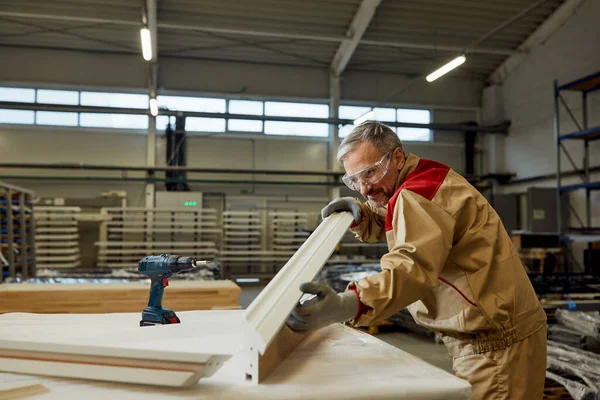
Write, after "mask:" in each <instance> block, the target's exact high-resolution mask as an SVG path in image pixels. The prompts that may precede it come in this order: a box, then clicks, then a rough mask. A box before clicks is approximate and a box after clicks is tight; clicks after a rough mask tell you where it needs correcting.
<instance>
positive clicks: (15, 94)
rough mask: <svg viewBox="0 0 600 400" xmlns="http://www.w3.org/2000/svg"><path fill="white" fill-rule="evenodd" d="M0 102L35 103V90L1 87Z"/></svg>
mask: <svg viewBox="0 0 600 400" xmlns="http://www.w3.org/2000/svg"><path fill="white" fill-rule="evenodd" d="M0 101H14V102H18V103H34V102H35V89H23V88H12V87H0Z"/></svg>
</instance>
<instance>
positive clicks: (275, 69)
mask: <svg viewBox="0 0 600 400" xmlns="http://www.w3.org/2000/svg"><path fill="white" fill-rule="evenodd" d="M0 60H5V62H3V63H1V64H0V84H7V83H17V84H22V83H26V82H30V83H34V84H36V85H38V86H39V85H49V86H56V85H62V86H63V87H69V86H71V87H75V88H81V87H82V86H95V87H103V88H105V89H106V90H109V89H115V88H132V89H137V90H140V89H142V90H146V88H147V87H148V86H147V70H146V68H147V65H146V64H145V63H144V61H143V60H142V59H141V57H139V55H122V54H99V53H85V52H78V51H67V50H60V51H59V50H47V49H23V48H8V47H0ZM159 64H160V68H159V79H158V82H159V88H162V89H168V90H173V91H178V92H181V91H191V92H194V93H195V94H199V93H221V94H224V93H227V94H230V95H234V96H240V97H246V98H247V97H252V96H270V97H285V98H294V97H296V98H305V99H320V100H323V99H326V98H328V97H329V93H328V90H329V83H328V79H329V77H328V69H327V68H309V67H294V66H284V65H265V64H250V63H236V62H222V61H209V60H187V59H178V58H165V57H163V58H161V59H160V62H159ZM410 82H412V81H411V80H410V79H409V78H407V77H404V76H402V75H398V74H390V73H374V72H360V71H347V72H346V73H345V74H344V76H343V78H342V80H341V94H342V96H341V97H342V99H344V100H367V101H375V102H377V101H386V100H388V101H393V102H408V103H412V104H443V105H452V106H470V107H477V106H478V105H479V101H480V97H479V96H480V90H481V87H482V85H483V83H482V81H481V80H480V79H470V78H464V77H453V76H448V77H445V78H444V79H443V80H440V81H439V82H435V84H427V83H426V82H425V80H423V79H422V83H421V84H417V85H413V86H411V87H410V89H408V90H404V91H403V92H402V93H401V94H400V95H398V96H394V94H396V93H398V92H400V91H402V90H403V89H405V88H406V86H407V84H408V83H410Z"/></svg>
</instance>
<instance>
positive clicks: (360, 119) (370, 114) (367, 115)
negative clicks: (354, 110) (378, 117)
mask: <svg viewBox="0 0 600 400" xmlns="http://www.w3.org/2000/svg"><path fill="white" fill-rule="evenodd" d="M374 116H375V110H370V111H367V112H366V113H364V114H363V115H361V116H360V117H358V118H356V119H355V120H354V122H353V124H354V125H360V124H362V123H363V122H365V121H368V120H369V119H371V118H373V117H374Z"/></svg>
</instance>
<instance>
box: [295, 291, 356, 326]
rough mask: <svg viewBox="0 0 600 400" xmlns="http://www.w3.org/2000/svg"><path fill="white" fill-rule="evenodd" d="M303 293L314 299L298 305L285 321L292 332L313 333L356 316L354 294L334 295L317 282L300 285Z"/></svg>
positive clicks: (334, 293) (333, 292)
mask: <svg viewBox="0 0 600 400" xmlns="http://www.w3.org/2000/svg"><path fill="white" fill-rule="evenodd" d="M300 290H301V291H302V292H304V293H310V294H315V295H317V296H316V297H314V298H312V299H310V300H308V301H305V302H304V303H303V304H300V303H298V305H296V308H294V310H293V311H292V313H291V314H290V316H289V317H288V320H287V325H288V326H289V327H290V328H291V329H292V330H294V331H314V330H317V329H320V328H323V327H325V326H328V325H331V324H333V323H336V322H344V321H348V320H349V319H352V318H354V317H355V316H356V314H358V305H359V302H358V297H357V296H356V293H354V292H343V293H336V292H335V291H334V290H333V289H332V288H330V287H329V286H327V285H325V284H323V283H317V282H305V283H303V284H301V285H300Z"/></svg>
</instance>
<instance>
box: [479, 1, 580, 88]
mask: <svg viewBox="0 0 600 400" xmlns="http://www.w3.org/2000/svg"><path fill="white" fill-rule="evenodd" d="M583 2H585V0H567V1H565V2H564V3H563V4H562V5H561V6H560V7H558V8H557V9H556V11H554V13H553V14H552V15H550V17H548V18H547V19H546V21H544V22H543V23H542V24H541V25H540V26H539V27H538V28H537V29H536V30H535V31H534V32H533V33H532V34H531V35H530V36H529V37H528V38H527V39H525V41H524V42H523V43H522V44H521V45H520V46H519V48H518V50H519V52H518V53H516V54H513V55H511V56H510V57H509V58H507V59H506V60H504V62H503V63H502V64H501V65H500V66H499V67H498V68H497V69H496V70H495V71H494V72H492V74H491V75H490V77H489V79H488V80H489V81H490V82H491V83H496V84H500V83H502V82H504V81H505V80H506V78H508V76H509V75H510V74H511V73H512V72H513V71H514V70H515V69H516V68H517V67H518V66H519V65H521V63H522V62H523V61H525V59H526V58H527V54H529V53H530V52H531V51H532V50H534V49H535V48H536V47H538V46H540V45H542V44H544V43H545V42H546V40H548V38H549V37H550V36H552V34H553V33H554V32H556V30H558V29H559V28H560V27H562V26H563V25H564V24H565V22H566V21H567V20H568V19H569V18H571V16H572V15H573V14H575V12H576V10H577V8H578V7H579V6H580V5H581V4H582V3H583Z"/></svg>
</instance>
